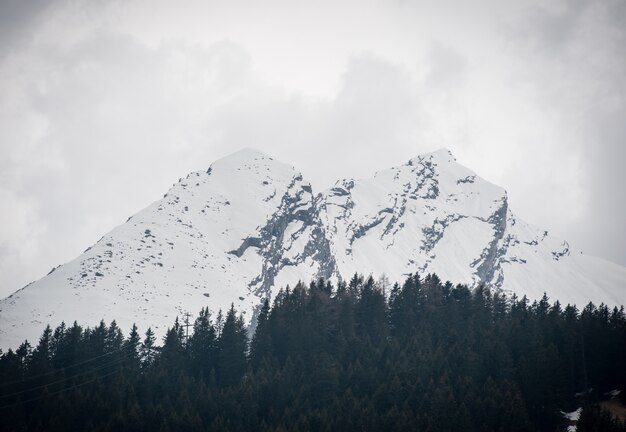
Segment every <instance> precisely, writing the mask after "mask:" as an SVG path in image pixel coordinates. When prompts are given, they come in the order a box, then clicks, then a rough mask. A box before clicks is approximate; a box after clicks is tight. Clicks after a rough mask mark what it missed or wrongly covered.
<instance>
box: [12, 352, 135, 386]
mask: <svg viewBox="0 0 626 432" xmlns="http://www.w3.org/2000/svg"><path fill="white" fill-rule="evenodd" d="M138 344H139V342H137V345H138ZM135 346H136V345H135ZM130 347H132V345H126V346H123V347H120V348H118V349H116V350H113V351H110V352H108V353H104V354H100V355H98V356H95V357H92V358H89V359H87V360H83V361H80V362H78V363H74V364H72V365H69V366H63V367H60V368H58V369H54V370H51V371H48V372H44V373H41V374H39V375H31V376H28V377H24V378H22V379H19V380H13V381H8V382H2V383H0V385H1V386H9V385H13V384H18V383H24V382H28V381H32V380H34V379H38V378H42V377H44V376H48V375H54V374H56V373H58V372H59V371H66V370H68V369H73V368H75V367H77V366H82V365H85V364H87V363H91V362H92V361H95V360H98V359H100V358H103V357H106V356H109V355H111V354H115V353H117V352H120V351H123V350H125V349H127V348H130Z"/></svg>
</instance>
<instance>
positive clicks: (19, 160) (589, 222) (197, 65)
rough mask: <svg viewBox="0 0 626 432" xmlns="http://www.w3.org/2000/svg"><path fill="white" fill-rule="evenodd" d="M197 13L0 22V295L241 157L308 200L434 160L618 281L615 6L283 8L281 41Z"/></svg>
mask: <svg viewBox="0 0 626 432" xmlns="http://www.w3.org/2000/svg"><path fill="white" fill-rule="evenodd" d="M191 3H193V4H192V6H193V8H191V10H192V12H189V13H188V14H187V15H185V14H186V12H185V11H184V10H182V9H174V8H172V7H171V4H168V3H167V2H154V3H153V2H147V3H146V2H142V1H139V0H135V1H133V2H129V3H128V4H129V6H126V4H125V2H93V3H91V2H90V3H89V4H84V5H78V4H74V3H72V4H70V3H68V4H67V5H66V4H65V3H60V2H58V3H46V6H45V7H44V6H43V3H32V4H30V5H29V6H28V7H27V6H25V5H18V4H17V3H15V4H13V5H12V6H11V7H13V8H14V10H13V11H11V12H10V13H9V14H8V15H5V16H4V17H3V18H2V19H5V20H10V19H9V18H6V17H7V16H13V17H14V19H13V20H10V21H12V22H11V23H9V27H11V26H12V27H11V28H4V29H3V30H1V31H4V32H5V33H4V34H2V35H0V36H2V38H1V40H2V41H3V43H4V44H5V45H4V46H5V48H6V47H10V52H11V54H12V55H10V56H4V57H2V49H3V48H2V47H0V78H1V79H0V156H1V157H0V206H1V207H0V295H2V294H8V293H9V292H11V291H13V290H15V289H17V288H19V287H20V286H22V285H24V284H25V283H27V282H29V281H30V280H33V279H35V278H38V277H41V276H43V275H44V274H45V273H46V272H47V271H48V270H49V269H50V267H52V266H53V265H56V264H59V263H61V262H64V261H67V260H69V259H72V258H73V257H75V256H76V255H78V254H79V253H80V252H82V250H84V249H85V248H86V247H87V246H89V245H90V244H91V243H93V242H94V241H95V240H97V239H98V238H99V237H100V236H101V235H102V234H104V233H105V232H107V231H108V230H110V229H111V228H112V227H113V226H115V225H117V224H119V223H122V222H123V221H124V220H125V219H126V217H127V216H129V215H131V214H133V213H135V212H136V211H138V210H140V208H141V207H143V206H145V205H148V204H149V203H150V202H152V201H153V200H156V199H158V198H159V197H160V196H162V194H163V193H164V192H165V191H166V190H167V189H168V187H169V186H170V185H171V183H172V182H174V181H175V180H176V179H178V178H179V177H180V176H184V175H185V174H186V173H187V172H189V171H192V170H200V169H206V167H207V166H208V165H209V164H210V163H211V162H212V161H213V160H214V159H216V158H218V157H221V156H223V155H225V154H228V153H230V152H232V151H235V150H237V149H239V148H241V147H257V148H259V149H261V150H263V151H266V152H268V153H270V154H271V155H273V156H275V157H276V158H278V159H280V160H283V161H285V162H288V163H292V164H293V165H295V166H296V167H297V168H298V169H300V170H302V171H303V173H304V175H305V177H307V178H309V179H310V180H311V181H312V182H313V183H314V186H315V188H316V189H321V188H323V187H327V186H329V185H330V183H331V182H332V181H333V180H336V179H337V178H340V177H363V176H369V175H371V173H372V172H373V171H375V170H378V169H382V168H385V167H388V166H392V165H396V164H399V163H403V162H405V161H406V160H407V159H408V158H410V157H412V156H415V155H416V154H419V153H422V152H424V151H429V150H434V149H435V148H438V147H441V146H447V147H449V148H451V150H452V151H453V152H454V153H455V155H456V156H457V158H458V159H459V160H460V162H462V163H465V164H466V165H467V166H469V167H470V168H473V169H474V170H476V171H477V172H478V173H479V174H481V175H483V176H485V177H486V178H487V179H489V180H491V181H493V182H495V183H498V184H501V185H502V186H505V187H506V188H507V189H508V190H509V193H510V197H511V202H512V205H513V206H514V208H513V210H514V211H516V212H517V213H518V214H520V215H521V216H522V217H524V218H525V219H527V220H528V221H529V222H531V223H534V224H537V225H539V226H542V227H546V228H548V229H550V230H551V231H552V232H553V233H555V234H557V235H560V236H562V237H564V238H567V239H569V240H571V242H572V243H573V245H574V246H575V247H579V248H582V249H583V250H585V251H587V252H592V253H594V254H597V255H599V256H603V257H607V258H609V259H612V260H614V261H616V262H620V263H622V264H626V250H624V248H623V247H622V245H623V244H624V242H625V241H626V237H625V235H626V234H625V232H624V230H625V228H624V224H623V222H622V221H623V220H624V219H626V208H625V207H626V203H625V200H624V193H623V185H624V184H626V183H625V182H626V178H625V174H624V173H625V172H626V171H624V170H622V169H621V167H620V164H621V163H622V161H623V160H625V158H624V156H625V155H624V151H625V150H624V149H625V148H626V145H625V143H624V139H625V137H626V126H625V124H624V122H623V119H624V118H626V113H625V111H624V110H625V108H624V100H625V96H626V94H625V93H626V91H625V89H626V86H625V85H624V77H625V76H626V66H625V64H626V58H625V57H626V56H625V55H624V53H623V52H622V51H623V50H622V47H623V46H624V42H625V40H624V39H625V33H624V29H625V28H626V26H624V25H623V24H624V22H623V20H624V18H625V17H626V12H625V10H626V9H625V8H624V3H623V2H621V1H619V0H611V1H606V2H601V1H599V0H598V1H576V2H573V3H570V2H566V3H563V4H561V3H556V2H551V3H545V2H544V3H541V4H540V5H539V6H537V5H532V4H531V5H528V6H527V7H526V8H522V7H521V6H519V5H517V6H516V8H515V9H510V10H509V9H507V8H506V7H504V6H503V4H502V3H501V2H499V3H497V4H496V3H494V4H491V2H489V1H485V2H484V3H481V4H478V5H476V6H473V7H472V8H471V10H467V11H466V12H468V13H467V14H464V17H465V18H464V20H466V21H467V22H465V21H454V22H452V21H451V22H447V21H445V20H447V19H448V17H449V19H450V20H452V19H453V17H452V15H450V16H449V15H448V11H449V8H450V6H451V4H450V3H449V2H444V3H442V4H441V6H430V9H429V8H427V7H426V6H425V5H422V4H417V3H416V4H413V3H408V2H407V3H402V4H396V3H393V2H389V3H385V2H382V3H380V4H377V5H376V8H374V7H372V10H368V9H367V8H365V9H363V10H362V12H363V13H361V14H359V15H358V16H356V15H354V14H351V13H350V8H352V9H354V8H355V7H361V6H359V5H358V4H357V3H355V4H350V3H349V2H347V3H345V4H342V5H341V7H339V6H334V5H331V4H330V3H329V4H326V3H324V4H322V5H321V6H319V10H318V9H314V10H311V11H308V13H307V14H305V15H306V16H300V15H299V14H298V13H296V12H294V11H291V12H289V10H288V9H285V8H282V9H280V10H281V11H283V12H282V14H281V20H282V21H281V22H284V23H285V25H284V28H283V27H281V28H280V29H276V30H275V32H274V31H273V29H272V28H269V27H267V26H265V27H263V26H262V25H261V24H259V23H260V22H262V20H260V19H258V17H259V16H262V11H258V10H256V9H255V8H254V6H253V5H252V4H250V5H249V6H250V7H249V9H250V10H251V12H250V15H249V16H247V15H245V14H241V12H237V13H238V14H239V15H237V14H235V12H233V11H231V10H230V9H219V8H218V6H214V5H208V4H207V3H205V2H195V3H194V2H191ZM48 4H50V5H51V6H47V5H48ZM37 5H42V6H41V8H38V7H35V6H37ZM153 5H154V6H153ZM275 6H276V7H278V6H277V5H275ZM453 6H454V5H453ZM223 7H224V8H226V6H224V5H223ZM455 7H456V6H455ZM459 7H461V6H459ZM333 8H336V9H333ZM437 8H440V9H437ZM520 8H521V9H522V10H524V11H525V12H523V13H520ZM244 9H245V8H244ZM148 10H150V12H151V13H150V14H147V11H148ZM359 10H361V9H359ZM493 10H497V14H498V17H499V18H495V16H494V14H493V13H492V11H493ZM254 14H256V15H254ZM1 15H2V14H0V16H1ZM170 15H172V19H169V20H166V21H163V22H161V21H160V19H161V18H160V17H161V16H166V17H168V18H169V17H170ZM253 15H254V16H253ZM331 16H340V17H344V19H341V20H339V19H338V20H335V21H337V22H334V21H333V20H329V19H328V17H331ZM173 17H175V18H176V19H173ZM214 17H217V18H214ZM347 17H351V19H353V21H347V20H346V19H347ZM408 17H410V19H407V18H408ZM147 18H149V19H147ZM253 18H254V19H253ZM220 20H221V21H220ZM290 20H291V21H290ZM499 20H500V21H499ZM311 22H312V23H311ZM14 23H21V24H20V25H17V24H14ZM502 23H506V27H505V28H506V30H504V31H503V30H502V28H503V24H502ZM244 24H245V25H244ZM322 24H323V25H322ZM452 24H455V25H452ZM486 24H489V25H486ZM254 26H260V27H254ZM290 26H291V27H294V28H297V31H294V32H293V35H292V38H291V39H290V38H288V37H285V36H288V34H289V32H288V30H286V29H288V28H290ZM372 26H375V27H376V28H377V32H376V35H377V36H376V37H375V38H373V37H371V34H372V32H371V28H372ZM248 27H252V28H251V29H250V30H249V31H248V30H247V28H248ZM22 28H23V29H28V30H20V29H22ZM231 28H234V29H238V30H237V31H234V30H232V31H231V30H230V29H231ZM322 28H323V33H320V31H321V30H320V29H322ZM216 29H218V30H219V31H218V30H216ZM420 32H421V33H420ZM275 33H276V34H279V35H280V36H281V37H275ZM5 35H6V37H5ZM33 35H34V36H33ZM390 35H392V36H390ZM18 41H19V43H18ZM8 49H9V48H7V50H8ZM6 52H9V51H6ZM311 59H313V60H311ZM309 66H310V68H309ZM309 69H310V70H309ZM303 73H304V74H305V76H306V77H308V78H307V79H304V80H303V79H302V78H301V74H303ZM317 78H319V79H317ZM307 82H310V86H309V87H307V85H308V84H307ZM303 83H304V84H303ZM303 86H304V87H303Z"/></svg>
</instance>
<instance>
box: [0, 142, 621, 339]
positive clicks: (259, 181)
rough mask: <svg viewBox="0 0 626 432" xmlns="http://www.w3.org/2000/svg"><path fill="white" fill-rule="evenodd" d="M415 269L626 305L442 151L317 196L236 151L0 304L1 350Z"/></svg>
mask: <svg viewBox="0 0 626 432" xmlns="http://www.w3.org/2000/svg"><path fill="white" fill-rule="evenodd" d="M355 272H357V273H364V274H369V273H371V274H372V275H374V277H378V276H380V275H382V274H385V275H386V276H387V277H388V278H389V280H391V281H400V280H402V279H403V278H404V277H405V276H406V275H407V274H410V273H416V272H417V273H419V274H424V275H425V274H427V273H436V274H437V275H438V276H439V277H440V278H441V279H442V280H450V281H451V282H453V283H455V284H456V283H463V284H467V285H469V286H471V287H476V286H478V285H479V284H484V285H486V286H488V287H491V288H493V289H499V290H503V291H504V292H507V293H515V294H517V295H518V296H523V295H527V296H528V297H529V298H530V299H537V298H540V297H541V296H542V295H543V293H544V292H546V293H547V294H548V296H549V297H551V298H553V299H558V300H560V301H561V302H563V303H568V302H569V303H576V304H577V305H578V306H579V307H582V306H584V305H585V304H587V303H588V302H589V301H593V302H594V303H600V302H604V303H606V304H608V305H610V306H613V305H618V304H624V303H626V289H625V288H624V287H625V286H626V268H624V267H621V266H619V265H616V264H613V263H610V262H608V261H605V260H602V259H599V258H594V257H590V256H587V255H583V254H581V253H580V252H579V251H575V250H573V249H572V248H570V246H569V244H568V243H567V242H566V241H563V240H560V239H555V238H553V237H551V236H549V235H548V233H547V232H546V231H543V230H541V229H538V228H535V227H532V226H530V225H528V224H526V223H525V222H523V221H521V220H520V219H519V218H517V217H516V216H515V215H514V214H513V212H512V211H511V209H510V208H509V205H508V199H507V194H506V191H505V190H504V189H502V188H501V187H499V186H496V185H493V184H491V183H489V182H487V181H485V180H484V179H482V178H480V177H479V176H478V175H476V174H475V173H474V172H472V171H471V170H469V169H468V168H466V167H464V166H462V165H460V164H459V163H457V162H456V159H455V158H454V156H453V155H452V153H451V152H450V151H448V150H446V149H443V150H439V151H436V152H433V153H427V154H424V155H421V156H417V157H415V158H413V159H411V160H409V161H408V162H407V163H406V164H404V165H402V166H399V167H394V168H390V169H387V170H383V171H379V172H377V173H376V174H375V175H374V176H373V177H372V178H369V179H361V180H340V181H338V182H336V183H335V185H334V186H333V187H331V188H330V189H328V190H326V191H322V192H321V193H319V194H315V193H314V192H313V190H312V188H311V185H310V183H308V182H307V181H306V180H305V179H303V177H302V175H301V174H300V173H299V172H297V171H296V170H295V169H294V168H293V167H292V166H289V165H286V164H283V163H281V162H278V161H276V160H274V159H272V158H271V157H269V156H267V155H265V154H263V153H261V152H259V151H256V150H250V149H246V150H242V151H239V152H236V153H234V154H232V155H230V156H227V157H225V158H223V159H220V160H218V161H216V162H214V163H213V164H212V165H211V166H210V167H209V168H208V170H206V171H200V172H193V173H191V174H189V175H187V176H186V177H185V178H182V179H181V180H180V181H179V182H178V183H176V184H175V185H174V186H173V187H172V188H171V189H170V190H169V191H168V192H167V193H166V194H165V196H164V197H163V198H162V199H161V200H159V201H157V202H155V203H153V204H151V205H150V206H148V207H147V208H145V209H144V210H142V211H140V212H139V213H137V214H136V215H134V216H133V217H131V218H129V220H128V221H127V222H126V223H124V224H123V225H121V226H118V227H117V228H115V229H113V230H112V231H111V232H109V233H108V234H106V235H105V236H104V237H102V239H100V240H99V241H98V242H97V243H96V244H95V245H93V246H92V247H90V248H88V249H87V250H86V251H85V252H84V253H83V254H82V255H80V256H79V257H77V258H76V259H74V260H73V261H71V262H69V263H67V264H64V265H62V266H59V267H58V268H56V269H54V270H53V271H52V272H51V273H50V274H48V275H47V276H45V277H44V278H42V279H40V280H38V281H36V282H34V283H32V284H30V285H28V286H26V287H24V288H22V289H20V290H18V291H16V292H15V293H14V294H12V295H10V296H9V297H7V298H5V299H3V300H1V301H0V347H2V348H7V347H13V348H15V347H16V346H17V345H18V344H19V343H21V342H22V341H23V340H24V339H29V340H30V341H31V343H33V342H35V341H36V338H37V337H38V336H39V335H40V334H41V331H42V330H43V328H44V327H45V325H46V324H50V325H51V326H56V325H58V324H60V322H61V321H65V322H66V323H71V322H73V321H74V320H76V321H78V322H79V323H81V324H85V325H90V326H92V325H95V324H97V322H99V321H100V319H105V321H111V320H113V319H115V320H116V321H117V323H118V324H119V325H120V326H121V327H122V328H124V329H127V328H130V326H131V325H132V323H137V325H138V326H139V327H140V328H143V329H144V330H145V329H146V328H147V327H148V326H152V327H153V329H155V330H156V332H157V334H163V333H164V332H165V329H166V327H167V326H169V325H171V323H172V322H173V320H174V318H175V317H176V316H177V315H181V314H183V313H185V312H191V313H193V314H194V315H195V314H196V313H197V311H198V310H199V309H200V308H201V307H203V306H205V305H208V306H209V308H210V309H211V310H213V311H217V310H218V309H226V308H228V307H230V304H231V303H234V304H235V307H236V308H237V309H238V310H241V311H243V313H244V314H245V317H246V320H247V321H248V322H251V321H252V319H253V316H254V313H255V311H256V310H257V308H258V306H259V305H260V303H261V301H262V299H264V298H271V297H272V296H273V295H274V294H275V292H276V291H277V290H278V289H280V288H281V287H284V286H286V285H288V284H289V285H291V286H293V285H295V284H296V283H297V282H298V281H299V280H302V281H308V280H311V279H313V278H319V277H322V278H326V279H333V280H334V281H336V280H337V279H340V278H350V277H351V276H352V275H353V274H354V273H355Z"/></svg>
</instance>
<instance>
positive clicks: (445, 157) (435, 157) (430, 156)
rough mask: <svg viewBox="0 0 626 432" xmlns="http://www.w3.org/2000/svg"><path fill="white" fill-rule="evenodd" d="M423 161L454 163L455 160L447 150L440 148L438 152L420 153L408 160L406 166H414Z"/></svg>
mask: <svg viewBox="0 0 626 432" xmlns="http://www.w3.org/2000/svg"><path fill="white" fill-rule="evenodd" d="M424 160H430V161H432V162H436V163H450V162H456V158H455V157H454V155H453V154H452V152H451V151H450V150H448V149H447V148H445V147H442V148H440V149H438V150H435V151H432V152H428V153H422V154H421V155H418V156H415V157H414V158H412V159H410V160H409V162H408V164H409V165H415V164H417V163H419V162H421V161H424Z"/></svg>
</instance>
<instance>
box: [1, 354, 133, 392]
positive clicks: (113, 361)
mask: <svg viewBox="0 0 626 432" xmlns="http://www.w3.org/2000/svg"><path fill="white" fill-rule="evenodd" d="M129 355H130V353H127V354H125V355H124V356H123V357H121V358H119V359H115V360H112V361H110V362H108V363H105V364H102V365H99V366H96V367H93V368H91V369H89V370H86V371H83V372H79V373H77V374H74V375H71V376H69V377H65V378H61V379H59V380H56V381H52V382H49V383H46V384H41V385H38V386H35V387H31V388H28V389H24V390H19V391H16V392H13V393H8V394H5V395H0V399H4V398H8V397H12V396H18V395H20V394H24V393H30V392H32V391H35V390H38V389H42V388H45V387H49V386H54V385H57V384H61V383H63V382H66V381H70V380H73V379H75V378H78V377H81V376H87V375H90V374H92V373H94V372H96V371H98V370H100V369H106V368H107V367H110V366H115V365H117V364H119V363H122V362H123V361H124V360H126V359H127V358H128V357H129Z"/></svg>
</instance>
